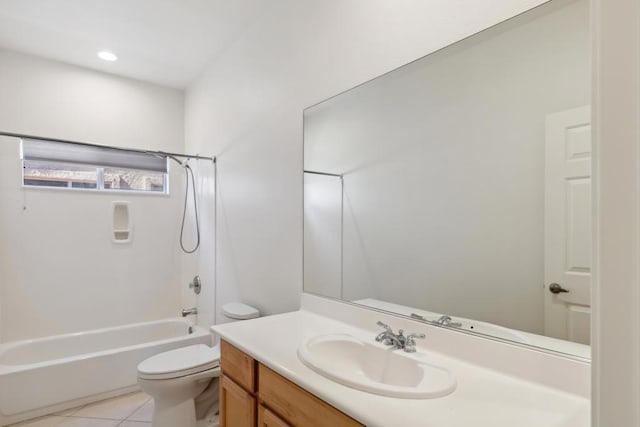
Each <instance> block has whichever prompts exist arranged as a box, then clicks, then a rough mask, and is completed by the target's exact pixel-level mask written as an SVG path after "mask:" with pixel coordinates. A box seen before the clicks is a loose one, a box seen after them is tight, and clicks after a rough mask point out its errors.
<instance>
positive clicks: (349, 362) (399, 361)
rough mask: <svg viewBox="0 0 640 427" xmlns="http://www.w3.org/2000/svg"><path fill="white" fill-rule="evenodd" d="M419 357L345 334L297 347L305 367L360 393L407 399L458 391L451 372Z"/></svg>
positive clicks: (317, 339) (440, 395) (424, 397)
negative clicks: (360, 391)
mask: <svg viewBox="0 0 640 427" xmlns="http://www.w3.org/2000/svg"><path fill="white" fill-rule="evenodd" d="M372 341H373V339H372ZM416 355H419V353H415V354H409V353H404V352H403V351H402V350H392V349H391V348H389V347H385V346H384V345H382V344H377V343H375V342H374V343H368V342H365V341H362V340H360V339H358V338H355V337H353V336H351V335H346V334H330V335H319V336H315V337H312V338H309V339H307V340H306V341H304V342H302V343H301V344H300V346H299V347H298V357H299V358H300V360H301V361H302V363H304V364H305V365H306V366H308V367H309V368H311V369H312V370H314V371H315V372H317V373H318V374H320V375H323V376H325V377H327V378H329V379H331V380H333V381H335V382H338V383H340V384H343V385H346V386H349V387H352V388H355V389H358V390H362V391H366V392H369V393H374V394H379V395H382V396H390V397H401V398H408V399H411V398H413V399H430V398H436V397H442V396H446V395H447V394H449V393H451V392H453V390H455V388H456V379H455V377H454V375H453V374H452V373H451V372H450V371H449V370H448V369H446V368H443V367H439V366H435V365H432V364H429V363H426V362H424V361H422V360H420V359H419V356H416Z"/></svg>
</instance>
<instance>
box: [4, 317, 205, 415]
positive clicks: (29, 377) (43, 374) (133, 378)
mask: <svg viewBox="0 0 640 427" xmlns="http://www.w3.org/2000/svg"><path fill="white" fill-rule="evenodd" d="M189 326H191V324H190V322H189V321H187V320H184V319H180V318H176V319H165V320H158V321H154V322H145V323H136V324H132V325H125V326H119V327H114V328H105V329H97V330H92V331H86V332H79V333H73V334H65V335H57V336H52V337H46V338H38V339H34V340H25V341H16V342H11V343H6V344H1V345H0V426H5V425H7V424H11V423H14V422H17V421H21V420H25V419H28V418H32V417H36V416H40V415H44V414H47V413H51V412H55V411H59V410H62V409H67V408H71V407H74V406H77V405H80V404H85V403H89V402H92V401H96V400H100V399H103V398H106V397H110V396H114V395H117V394H120V393H125V392H128V391H131V390H134V389H135V388H136V387H137V370H136V367H137V365H138V363H140V362H141V361H142V360H144V359H146V358H147V357H150V356H152V355H154V354H157V353H160V352H163V351H167V350H171V349H173V348H177V347H184V346H187V345H192V344H199V343H204V344H211V336H210V334H209V332H208V331H206V330H204V329H202V328H199V327H197V326H193V332H192V333H189Z"/></svg>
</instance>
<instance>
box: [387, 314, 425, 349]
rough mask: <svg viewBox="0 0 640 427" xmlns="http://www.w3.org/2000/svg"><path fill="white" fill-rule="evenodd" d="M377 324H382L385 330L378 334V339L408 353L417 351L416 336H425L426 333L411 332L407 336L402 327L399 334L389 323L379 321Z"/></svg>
mask: <svg viewBox="0 0 640 427" xmlns="http://www.w3.org/2000/svg"><path fill="white" fill-rule="evenodd" d="M377 325H378V326H382V327H383V328H384V331H382V332H380V333H379V334H378V335H376V341H378V342H382V343H383V344H384V345H389V346H391V348H392V349H394V350H397V349H403V350H404V351H406V352H407V353H413V352H415V351H416V342H415V338H424V337H425V334H409V335H407V336H405V335H404V331H403V330H402V329H400V330H398V333H397V334H394V333H393V330H392V329H391V328H390V327H389V325H386V324H384V323H382V322H377Z"/></svg>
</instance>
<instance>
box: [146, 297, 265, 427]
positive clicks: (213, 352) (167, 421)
mask: <svg viewBox="0 0 640 427" xmlns="http://www.w3.org/2000/svg"><path fill="white" fill-rule="evenodd" d="M222 312H223V314H224V315H225V316H226V317H228V318H230V319H235V320H246V319H254V318H256V317H259V316H260V312H259V311H258V310H257V309H255V308H253V307H250V306H248V305H246V304H242V303H229V304H225V305H224V306H223V307H222ZM219 376H220V348H219V347H218V346H215V347H213V348H211V347H208V346H206V345H204V344H197V345H191V346H188V347H182V348H178V349H175V350H170V351H167V352H164V353H160V354H156V355H155V356H152V357H150V358H148V359H146V360H143V361H142V362H140V364H139V365H138V384H139V385H140V387H141V388H142V390H144V391H145V392H146V393H147V394H149V395H150V396H152V397H153V401H154V410H153V424H152V427H176V426H180V427H195V426H196V408H195V403H194V399H195V398H196V397H197V396H198V395H200V393H202V392H203V391H204V390H205V389H206V388H207V386H208V385H209V383H210V382H211V380H212V379H213V378H217V377H219Z"/></svg>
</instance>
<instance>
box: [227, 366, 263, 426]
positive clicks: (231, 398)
mask: <svg viewBox="0 0 640 427" xmlns="http://www.w3.org/2000/svg"><path fill="white" fill-rule="evenodd" d="M220 425H221V427H255V425H256V399H255V397H253V396H251V395H250V394H249V393H247V392H246V391H244V390H243V389H242V387H240V386H239V385H237V384H236V383H234V382H233V381H232V380H231V379H229V378H228V377H225V376H223V377H222V380H221V381H220Z"/></svg>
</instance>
